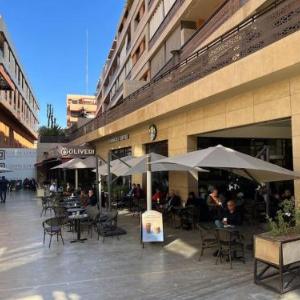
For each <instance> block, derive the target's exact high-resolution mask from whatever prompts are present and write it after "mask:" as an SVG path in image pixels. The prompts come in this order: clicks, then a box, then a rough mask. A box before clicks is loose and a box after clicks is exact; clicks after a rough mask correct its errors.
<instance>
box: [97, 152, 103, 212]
mask: <svg viewBox="0 0 300 300" xmlns="http://www.w3.org/2000/svg"><path fill="white" fill-rule="evenodd" d="M96 189H97V199H98V205H99V210H100V212H101V209H102V196H101V176H100V175H99V157H98V156H96Z"/></svg>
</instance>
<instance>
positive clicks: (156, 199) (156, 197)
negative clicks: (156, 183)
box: [152, 189, 163, 204]
mask: <svg viewBox="0 0 300 300" xmlns="http://www.w3.org/2000/svg"><path fill="white" fill-rule="evenodd" d="M162 198H163V194H162V192H161V191H160V190H159V189H156V191H155V194H154V195H153V196H152V202H154V203H157V204H159V203H160V202H161V201H162Z"/></svg>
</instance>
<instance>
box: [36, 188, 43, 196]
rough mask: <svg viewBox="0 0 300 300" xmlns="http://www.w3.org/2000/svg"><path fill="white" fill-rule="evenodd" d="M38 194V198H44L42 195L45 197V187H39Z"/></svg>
mask: <svg viewBox="0 0 300 300" xmlns="http://www.w3.org/2000/svg"><path fill="white" fill-rule="evenodd" d="M36 196H37V198H42V197H45V189H39V188H38V189H37V190H36Z"/></svg>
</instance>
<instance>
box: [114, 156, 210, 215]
mask: <svg viewBox="0 0 300 300" xmlns="http://www.w3.org/2000/svg"><path fill="white" fill-rule="evenodd" d="M164 158H166V156H163V155H160V154H157V153H149V154H146V155H144V156H141V157H134V158H132V159H130V160H127V161H126V164H124V163H122V164H118V165H116V166H115V167H113V168H112V170H111V172H112V173H113V174H115V175H116V176H129V175H133V174H141V173H147V210H151V209H152V172H163V171H188V172H190V173H191V174H192V175H193V176H196V174H197V173H198V172H208V171H206V170H203V169H201V168H198V167H189V166H185V165H180V164H177V163H171V164H168V163H166V164H153V165H150V162H152V161H157V160H160V159H164Z"/></svg>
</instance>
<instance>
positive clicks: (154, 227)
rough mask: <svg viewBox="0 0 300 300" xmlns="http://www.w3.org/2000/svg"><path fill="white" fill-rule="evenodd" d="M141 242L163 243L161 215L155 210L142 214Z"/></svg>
mask: <svg viewBox="0 0 300 300" xmlns="http://www.w3.org/2000/svg"><path fill="white" fill-rule="evenodd" d="M141 230H142V242H143V243H151V242H163V241H164V230H163V219H162V214H161V213H160V212H158V211H155V210H149V211H146V212H144V213H143V214H142V224H141Z"/></svg>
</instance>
